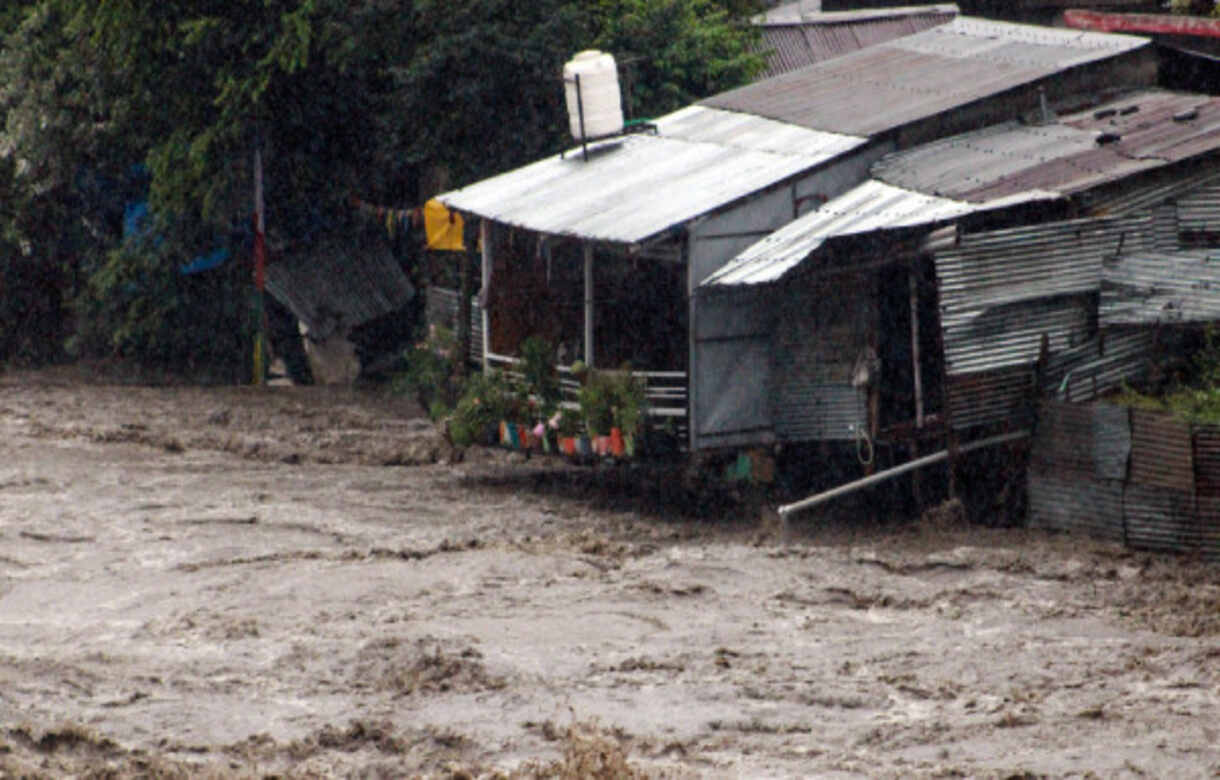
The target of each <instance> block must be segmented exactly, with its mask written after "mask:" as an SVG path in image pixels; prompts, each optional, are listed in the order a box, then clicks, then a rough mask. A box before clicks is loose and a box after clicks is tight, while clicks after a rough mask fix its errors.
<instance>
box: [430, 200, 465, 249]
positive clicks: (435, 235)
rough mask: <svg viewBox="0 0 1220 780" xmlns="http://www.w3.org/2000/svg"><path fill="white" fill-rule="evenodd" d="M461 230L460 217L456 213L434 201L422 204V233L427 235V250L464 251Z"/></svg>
mask: <svg viewBox="0 0 1220 780" xmlns="http://www.w3.org/2000/svg"><path fill="white" fill-rule="evenodd" d="M462 229H463V224H462V217H461V215H460V214H458V213H457V212H456V211H450V210H449V209H447V208H445V204H443V203H441V202H440V201H439V200H435V199H433V200H430V201H428V202H427V203H425V204H424V232H425V233H427V235H428V248H429V249H438V250H441V251H449V252H462V251H465V249H466V245H465V244H464V243H462Z"/></svg>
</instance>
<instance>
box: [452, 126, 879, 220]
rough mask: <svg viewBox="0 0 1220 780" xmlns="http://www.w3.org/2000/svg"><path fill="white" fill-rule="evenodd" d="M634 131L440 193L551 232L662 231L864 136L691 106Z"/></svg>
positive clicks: (482, 212) (467, 208) (458, 205)
mask: <svg viewBox="0 0 1220 780" xmlns="http://www.w3.org/2000/svg"><path fill="white" fill-rule="evenodd" d="M656 124H657V128H658V134H657V135H647V134H637V135H629V136H625V137H622V138H617V139H613V140H610V141H602V142H599V143H596V144H591V145H590V147H589V159H588V160H585V159H583V157H582V155H581V153H580V150H579V149H577V150H575V151H571V152H568V153H566V154H565V155H564V156H554V157H548V158H545V159H543V160H539V161H538V162H535V163H532V164H530V165H527V166H525V167H523V168H518V169H517V170H514V171H509V172H508V173H503V174H501V175H499V176H494V177H492V178H490V179H484V180H483V181H480V182H477V183H475V184H472V185H470V186H468V187H464V188H462V189H460V190H455V191H453V192H449V193H446V194H444V195H441V196H439V197H438V200H440V201H441V202H442V203H444V204H445V205H446V206H448V207H449V208H451V209H457V210H459V211H464V212H467V213H471V214H477V215H479V216H481V217H488V218H491V219H494V220H496V221H497V222H503V223H506V224H509V225H514V226H517V227H522V228H526V229H529V230H535V231H538V232H542V233H550V234H553V235H567V236H573V237H579V238H585V239H592V240H598V241H608V242H615V243H624V244H630V243H636V242H640V241H643V240H645V239H647V238H650V237H652V236H655V235H657V234H659V233H662V232H664V231H666V230H668V229H669V228H671V227H674V226H675V225H679V224H681V223H683V222H685V221H687V220H690V219H693V218H694V217H697V216H699V215H700V214H705V213H707V212H709V211H713V210H715V209H717V208H720V207H722V206H726V205H728V204H730V203H733V202H734V201H737V200H739V199H741V198H744V197H746V196H748V195H751V194H753V193H755V192H758V191H760V190H763V189H765V188H767V187H769V186H771V185H774V184H776V183H778V182H781V181H784V180H785V179H788V178H790V177H792V176H795V175H797V174H800V173H802V172H804V171H807V170H809V169H811V168H813V167H815V166H817V165H818V164H820V163H822V162H825V161H826V160H829V159H832V158H834V157H836V156H838V155H840V154H842V153H844V152H847V151H850V150H852V149H855V148H857V147H859V146H861V145H863V144H864V143H865V142H866V139H864V138H859V137H853V136H845V135H840V134H836V133H826V132H820V131H817V130H810V129H808V128H803V127H797V126H794V125H786V124H783V123H781V122H774V121H771V120H768V119H762V118H760V117H756V116H749V115H746V114H738V113H733V112H728V111H720V110H717V109H714V108H707V107H704V106H690V107H688V108H684V109H682V110H681V111H677V112H675V113H673V114H669V115H667V116H665V117H662V118H661V119H659V120H657V122H656Z"/></svg>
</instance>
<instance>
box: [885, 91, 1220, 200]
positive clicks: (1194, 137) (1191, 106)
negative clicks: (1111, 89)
mask: <svg viewBox="0 0 1220 780" xmlns="http://www.w3.org/2000/svg"><path fill="white" fill-rule="evenodd" d="M1218 148H1220V98H1212V97H1208V96H1207V95H1193V94H1181V93H1174V92H1167V91H1165V90H1142V91H1139V92H1136V93H1134V94H1131V95H1127V96H1124V97H1123V98H1121V99H1119V100H1114V101H1111V102H1109V103H1105V104H1102V105H1100V106H1098V107H1097V108H1094V109H1090V110H1089V111H1084V112H1080V113H1076V114H1071V115H1068V116H1064V117H1062V118H1060V119H1059V120H1058V122H1056V123H1053V124H1051V123H1029V122H1016V121H1013V122H1009V123H1006V124H1001V125H997V126H994V127H989V128H987V129H984V130H980V131H977V132H971V133H965V134H962V135H956V136H952V137H950V138H945V139H943V140H939V141H935V142H932V143H929V144H925V145H923V146H920V147H917V148H916V149H913V150H910V151H904V152H898V153H896V154H894V155H890V156H889V157H886V158H884V159H883V160H881V161H880V162H879V163H878V164H877V165H875V166H874V168H873V175H874V176H876V177H877V178H879V179H880V180H882V181H884V182H886V183H889V184H893V185H895V186H898V187H905V188H909V189H912V190H916V191H918V192H925V193H936V194H937V195H939V196H941V197H945V198H953V199H957V200H964V201H968V202H971V203H981V202H985V201H989V200H994V199H996V198H1003V197H1010V196H1012V195H1014V194H1016V193H1020V192H1026V191H1030V190H1043V191H1047V192H1056V193H1060V194H1062V195H1070V194H1074V193H1077V192H1082V191H1084V190H1089V189H1093V188H1096V187H1099V186H1101V185H1104V184H1107V183H1109V182H1113V181H1118V180H1121V179H1127V178H1131V177H1133V176H1134V175H1136V174H1139V173H1140V172H1142V171H1146V170H1151V169H1155V168H1162V167H1165V166H1167V165H1171V164H1173V163H1176V162H1179V161H1181V160H1185V159H1188V158H1193V157H1196V156H1199V155H1202V154H1205V153H1207V152H1211V151H1214V150H1216V149H1218ZM1205 167H1210V168H1211V169H1213V170H1215V166H1214V165H1205ZM1186 173H1189V172H1187V171H1182V172H1178V176H1179V177H1180V176H1182V175H1183V174H1186Z"/></svg>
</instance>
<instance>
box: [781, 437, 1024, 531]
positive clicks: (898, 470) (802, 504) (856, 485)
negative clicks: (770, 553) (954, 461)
mask: <svg viewBox="0 0 1220 780" xmlns="http://www.w3.org/2000/svg"><path fill="white" fill-rule="evenodd" d="M1027 436H1029V431H1028V430H1021V431H1016V432H1014V433H1003V434H1000V435H999V436H992V437H990V438H986V439H980V440H978V441H975V442H970V443H969V444H964V445H962V446H961V447H958V448H957V452H958V454H962V453H966V452H971V451H973V450H979V449H982V448H984V447H994V446H995V445H997V444H1006V443H1007V442H1010V441H1016V440H1017V439H1024V438H1026V437H1027ZM948 458H949V450H941V451H940V452H936V453H933V454H931V455H925V456H923V457H922V458H917V459H916V460H912V461H908V462H907V463H903V464H902V465H901V466H895V467H894V468H892V469H886V470H885V471H879V472H877V473H876V474H872V475H869V476H867V477H864V478H863V479H857V480H856V481H855V482H848V483H847V484H846V485H839V486H838V487H837V488H831V489H830V490H827V491H824V492H822V493H818V494H816V495H813V496H810V497H809V498H805V499H801V500H800V501H797V502H795V503H792V504H785V505H784V506H781V507H780V508H779V509H778V510H777V511H778V512H779V516H780V517H787V516H788V515H790V514H792V513H793V512H799V511H801V510H802V509H809V508H810V507H814V506H817V505H818V504H824V503H826V502H827V501H829V500H831V499H832V498H838V497H839V496H845V495H847V494H848V493H854V492H855V491H857V490H860V489H861V488H866V487H869V486H871V485H875V484H877V483H878V482H884V481H885V480H887V479H892V478H893V477H897V476H899V475H901V474H905V473H907V472H908V471H914V470H915V469H920V468H923V467H924V466H931V465H932V464H933V463H939V462H941V461H943V460H947V459H948Z"/></svg>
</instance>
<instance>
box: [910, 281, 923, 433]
mask: <svg viewBox="0 0 1220 780" xmlns="http://www.w3.org/2000/svg"><path fill="white" fill-rule="evenodd" d="M915 274H916V269H915V268H914V267H913V266H912V268H911V269H910V271H909V272H908V274H907V279H909V280H910V287H911V378H912V380H913V381H914V383H915V427H916V428H922V427H923V371H922V370H921V369H920V366H919V281H918V279H916V276H915Z"/></svg>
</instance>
